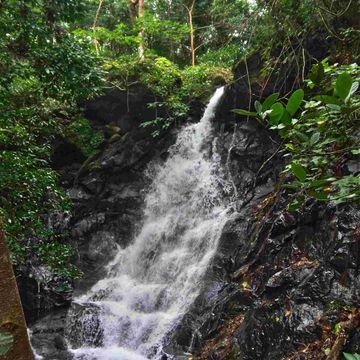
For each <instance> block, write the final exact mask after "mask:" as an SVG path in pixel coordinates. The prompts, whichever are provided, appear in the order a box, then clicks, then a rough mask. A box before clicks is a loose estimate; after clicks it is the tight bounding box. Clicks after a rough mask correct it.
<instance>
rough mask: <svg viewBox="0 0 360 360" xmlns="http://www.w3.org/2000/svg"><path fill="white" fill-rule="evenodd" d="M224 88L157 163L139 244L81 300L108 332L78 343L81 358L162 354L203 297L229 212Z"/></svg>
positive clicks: (129, 359) (128, 359)
mask: <svg viewBox="0 0 360 360" xmlns="http://www.w3.org/2000/svg"><path fill="white" fill-rule="evenodd" d="M223 92H224V89H223V88H219V89H217V91H216V92H215V94H214V95H213V97H212V98H211V100H210V102H209V104H208V106H207V108H206V110H205V113H204V115H203V117H202V119H201V121H200V122H199V123H197V124H192V125H188V126H186V127H184V128H183V129H182V130H181V131H180V133H179V135H178V138H177V141H176V143H175V144H174V145H173V146H172V147H171V149H170V153H169V157H168V159H167V160H166V162H165V163H164V164H162V165H161V166H159V168H158V169H156V171H155V176H154V178H153V182H152V186H151V188H150V190H149V192H148V194H147V195H146V199H145V211H144V221H143V225H142V228H141V229H140V232H139V233H138V235H137V236H136V237H135V239H134V241H133V242H132V244H131V245H130V246H128V247H127V248H125V249H120V250H119V252H118V255H117V256H116V258H115V260H114V261H112V262H111V265H109V272H108V275H107V277H106V278H104V279H102V280H101V281H99V282H98V283H97V284H95V285H94V286H93V287H92V289H91V290H90V291H89V292H88V293H87V294H85V295H83V296H81V297H80V298H78V299H76V300H75V301H76V302H77V303H78V304H81V306H83V307H86V306H95V307H96V308H97V309H99V311H98V315H97V319H98V321H97V323H96V324H95V325H93V326H94V327H100V328H101V329H100V330H101V338H102V340H101V345H100V346H99V345H98V347H95V345H94V347H89V346H88V345H84V347H81V348H79V349H73V353H74V355H75V358H76V359H86V360H95V359H96V360H105V359H106V360H112V359H121V360H141V359H156V358H158V357H159V356H160V355H159V354H160V353H161V347H162V340H163V339H164V337H165V335H166V334H168V333H169V331H171V329H173V328H174V326H175V325H176V324H177V323H178V322H179V321H180V320H181V318H182V316H183V315H184V313H185V312H186V310H187V309H188V308H189V306H190V305H191V304H192V303H193V301H194V300H195V298H196V297H197V296H198V294H199V290H200V286H201V280H202V279H203V276H204V274H205V271H206V269H207V267H208V265H209V262H210V260H211V258H212V257H213V255H214V253H215V250H216V247H217V242H218V239H219V236H220V233H221V230H222V228H223V225H224V224H225V222H226V220H227V218H228V213H227V211H226V206H225V205H224V204H223V201H222V195H221V194H222V193H223V192H224V190H225V191H226V189H224V188H225V187H227V186H228V185H227V182H226V180H225V179H224V176H223V175H222V173H221V170H220V156H219V155H218V154H217V153H216V140H214V137H213V134H212V124H211V123H212V120H213V118H214V113H215V110H216V106H217V104H218V102H219V100H220V99H221V96H222V95H223ZM209 144H210V145H211V144H212V151H209ZM210 150H211V149H210ZM210 153H212V155H209V154H210ZM230 187H231V186H230ZM87 321H90V322H91V321H92V320H91V317H90V320H89V319H87ZM83 322H84V324H85V323H86V319H84V321H83ZM88 325H89V324H87V326H88ZM84 326H85V325H84ZM91 326H92V325H91V324H90V328H91ZM98 330H99V329H97V331H98ZM73 336H74V335H73ZM75 336H76V334H75ZM87 344H88V342H87Z"/></svg>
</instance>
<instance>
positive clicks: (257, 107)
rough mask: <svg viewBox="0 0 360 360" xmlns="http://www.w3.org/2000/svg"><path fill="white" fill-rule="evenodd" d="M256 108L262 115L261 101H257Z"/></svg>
mask: <svg viewBox="0 0 360 360" xmlns="http://www.w3.org/2000/svg"><path fill="white" fill-rule="evenodd" d="M254 106H255V110H256V112H257V113H258V114H260V113H261V108H262V106H261V103H260V101H258V100H255V103H254Z"/></svg>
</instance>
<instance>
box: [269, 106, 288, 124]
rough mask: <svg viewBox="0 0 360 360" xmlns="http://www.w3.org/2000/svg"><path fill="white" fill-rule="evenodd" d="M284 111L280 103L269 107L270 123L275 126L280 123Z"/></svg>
mask: <svg viewBox="0 0 360 360" xmlns="http://www.w3.org/2000/svg"><path fill="white" fill-rule="evenodd" d="M284 111H285V109H284V106H283V105H282V104H280V103H275V104H273V105H272V106H271V113H270V114H269V116H270V119H271V121H272V122H275V124H277V123H278V122H279V121H280V119H281V117H282V116H283V114H284ZM272 124H273V123H272Z"/></svg>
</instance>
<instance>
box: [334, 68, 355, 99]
mask: <svg viewBox="0 0 360 360" xmlns="http://www.w3.org/2000/svg"><path fill="white" fill-rule="evenodd" d="M352 83H353V80H352V77H351V76H350V75H349V74H348V73H342V74H340V75H339V76H338V78H337V80H336V86H335V90H336V94H337V95H338V96H339V98H340V99H342V100H345V99H346V98H347V97H348V95H349V94H350V90H351V87H352Z"/></svg>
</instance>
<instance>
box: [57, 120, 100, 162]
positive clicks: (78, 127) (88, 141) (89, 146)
mask: <svg viewBox="0 0 360 360" xmlns="http://www.w3.org/2000/svg"><path fill="white" fill-rule="evenodd" d="M64 133H65V136H66V138H67V139H68V140H69V141H70V142H71V143H72V144H74V145H76V146H78V147H79V148H80V149H81V151H82V152H83V154H84V155H85V156H87V157H88V156H90V155H92V154H93V153H94V152H95V151H96V149H97V148H98V147H99V145H100V144H101V143H102V142H103V141H104V135H103V134H102V133H101V132H100V131H94V129H93V128H92V127H91V125H90V122H89V120H87V119H85V118H83V117H76V118H75V119H73V121H72V122H71V123H70V124H69V125H68V126H67V127H66V128H65V129H64Z"/></svg>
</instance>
